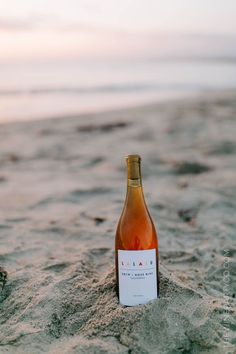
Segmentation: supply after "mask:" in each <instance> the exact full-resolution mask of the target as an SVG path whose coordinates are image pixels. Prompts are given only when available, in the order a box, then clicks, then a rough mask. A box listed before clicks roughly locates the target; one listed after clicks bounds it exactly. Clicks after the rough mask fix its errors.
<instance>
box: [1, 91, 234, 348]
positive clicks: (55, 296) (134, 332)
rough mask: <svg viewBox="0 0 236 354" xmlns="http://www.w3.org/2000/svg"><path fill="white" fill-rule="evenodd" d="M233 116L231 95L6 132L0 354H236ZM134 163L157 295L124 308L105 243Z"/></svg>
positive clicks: (19, 126)
mask: <svg viewBox="0 0 236 354" xmlns="http://www.w3.org/2000/svg"><path fill="white" fill-rule="evenodd" d="M235 117H236V92H232V91H231V92H219V93H207V94H205V95H199V96H196V97H194V98H188V99H186V100H183V99H182V100H175V101H174V100H173V101H170V102H165V103H158V104H152V105H147V106H143V107H139V108H138V107H137V108H132V109H131V108H130V109H124V110H120V111H113V112H104V113H99V114H93V115H84V116H78V117H77V116H75V117H61V118H58V119H47V120H40V121H35V122H27V123H26V122H25V123H13V124H5V125H1V126H0V166H1V169H0V213H1V219H0V266H1V267H2V268H1V269H0V353H1V354H3V353H20V354H21V353H22V354H27V353H29V354H38V353H50V354H62V353H65V354H68V353H71V354H72V353H86V354H87V353H96V354H97V353H98V354H100V353H132V354H135V353H160V354H167V353H168V354H176V353H212V354H213V353H214V354H217V353H219V354H221V353H233V352H234V349H235V343H236V339H235V329H236V320H235V317H234V315H235V313H234V308H235V307H234V306H235V278H236V262H235V253H236V250H235V227H236V219H235V206H236V159H235V154H236V142H235V133H236V120H235ZM131 153H139V154H140V155H141V156H142V159H143V184H144V191H145V196H146V201H147V204H148V207H149V210H150V213H151V215H152V217H153V220H154V222H155V224H156V225H157V228H158V232H159V243H160V260H161V267H160V272H161V296H160V299H158V300H155V301H153V302H150V303H149V304H147V305H143V306H137V307H133V308H126V307H122V306H120V305H119V304H118V300H117V297H116V294H115V279H114V249H113V245H114V235H115V229H116V225H117V221H118V218H119V216H120V213H121V209H122V206H123V202H124V197H125V190H126V176H125V165H124V160H123V156H124V155H126V154H131ZM4 271H7V273H8V277H7V282H6V284H5V286H4V274H5V273H4Z"/></svg>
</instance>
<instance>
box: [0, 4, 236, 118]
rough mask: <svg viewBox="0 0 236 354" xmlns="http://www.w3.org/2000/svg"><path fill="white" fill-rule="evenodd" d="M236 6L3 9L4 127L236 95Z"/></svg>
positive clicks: (0, 107) (0, 81)
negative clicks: (212, 93) (228, 92)
mask: <svg viewBox="0 0 236 354" xmlns="http://www.w3.org/2000/svg"><path fill="white" fill-rule="evenodd" d="M235 18H236V2H235V0H225V1H222V0H199V1H195V0H165V1H158V0H148V1H146V0H119V1H116V0H69V1H68V0H41V1H35V0H21V1H17V0H8V1H3V0H1V1H0V122H9V121H16V120H32V119H38V118H47V117H57V116H65V115H66V116H69V115H75V114H78V113H84V112H93V111H99V110H107V109H113V108H118V107H127V106H135V105H140V104H143V103H148V102H150V101H157V100H166V99H169V98H172V97H174V98H175V97H180V96H186V95H192V94H194V93H196V92H201V91H209V90H224V89H232V88H236V44H235V43H236V21H235Z"/></svg>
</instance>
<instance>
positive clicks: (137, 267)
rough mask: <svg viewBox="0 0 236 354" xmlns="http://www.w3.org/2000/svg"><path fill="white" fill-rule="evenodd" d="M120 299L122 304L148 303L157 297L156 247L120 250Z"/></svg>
mask: <svg viewBox="0 0 236 354" xmlns="http://www.w3.org/2000/svg"><path fill="white" fill-rule="evenodd" d="M118 267H119V299H120V303H121V304H122V305H126V306H135V305H140V304H146V303H147V302H148V301H150V300H153V299H156V298H157V269H156V249H152V250H145V251H123V250H118Z"/></svg>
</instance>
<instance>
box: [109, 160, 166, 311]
mask: <svg viewBox="0 0 236 354" xmlns="http://www.w3.org/2000/svg"><path fill="white" fill-rule="evenodd" d="M126 162H127V193H126V200H125V204H124V208H123V211H122V214H121V217H120V220H119V223H118V226H117V231H116V241H115V249H116V279H117V294H118V297H119V301H120V304H122V305H126V306H135V305H139V304H145V303H147V302H148V301H150V300H153V299H156V298H157V297H158V296H159V276H158V240H157V234H156V231H155V227H154V225H153V222H152V219H151V216H150V214H149V212H148V209H147V206H146V203H145V200H144V195H143V188H142V180H141V167H140V164H141V157H140V156H139V155H129V156H127V157H126Z"/></svg>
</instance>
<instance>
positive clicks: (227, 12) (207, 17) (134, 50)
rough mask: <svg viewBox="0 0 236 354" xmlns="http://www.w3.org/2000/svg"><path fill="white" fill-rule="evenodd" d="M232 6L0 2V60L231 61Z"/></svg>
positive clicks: (203, 0)
mask: <svg viewBox="0 0 236 354" xmlns="http://www.w3.org/2000/svg"><path fill="white" fill-rule="evenodd" d="M235 19H236V1H235V0H20V1H19V0H7V1H6V0H0V60H1V59H2V60H9V59H30V58H31V59H37V58H39V59H40V58H71V57H75V58H77V57H78V58H79V57H96V56H102V55H105V56H109V55H110V56H124V55H136V56H137V55H139V56H150V57H155V56H158V55H170V54H171V55H174V53H175V54H176V55H177V56H178V55H180V54H181V53H182V54H183V55H187V54H189V53H190V52H191V53H192V54H193V55H197V53H200V54H201V55H203V54H205V55H212V56H220V55H223V56H224V55H225V56H228V55H229V56H234V55H236V48H235V44H234V43H235V38H236V20H235Z"/></svg>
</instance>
